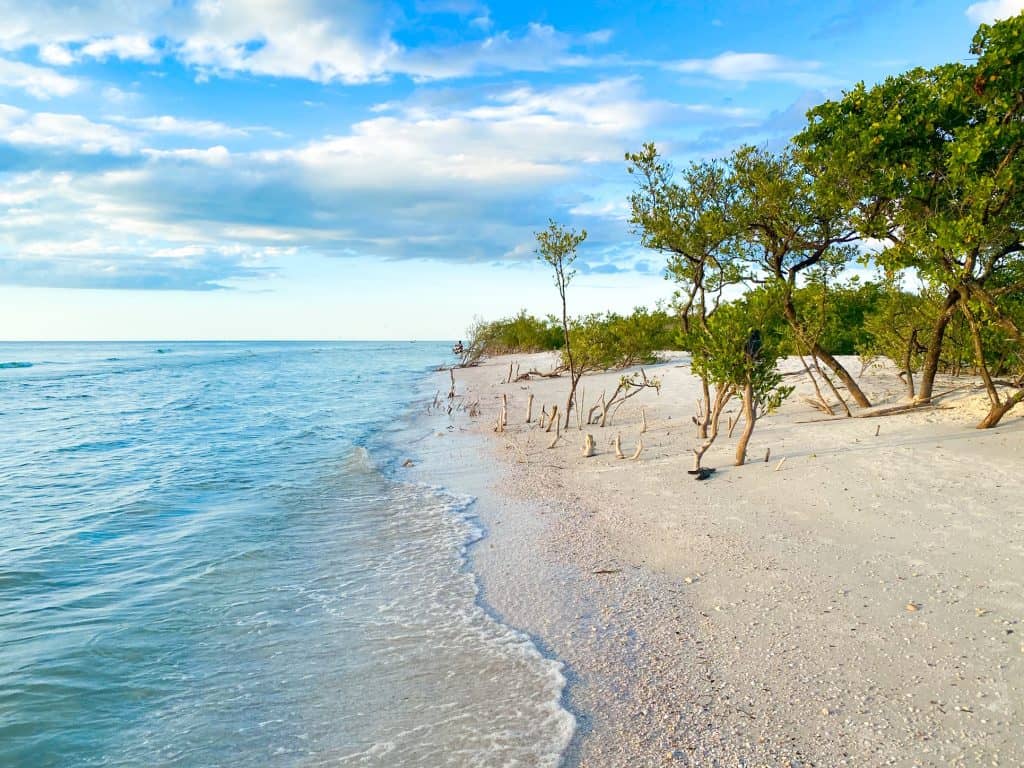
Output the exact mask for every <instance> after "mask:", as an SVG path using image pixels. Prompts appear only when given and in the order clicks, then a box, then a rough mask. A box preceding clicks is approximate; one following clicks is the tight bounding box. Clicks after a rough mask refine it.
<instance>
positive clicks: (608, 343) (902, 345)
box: [466, 279, 1024, 376]
mask: <svg viewBox="0 0 1024 768" xmlns="http://www.w3.org/2000/svg"><path fill="white" fill-rule="evenodd" d="M770 291H771V289H770V288H768V287H760V288H757V289H756V290H754V291H751V292H748V293H747V294H746V295H745V296H743V298H741V299H739V300H737V302H735V303H737V304H739V305H741V306H742V307H743V308H744V310H745V312H746V313H747V314H756V316H757V319H758V321H759V322H758V325H759V330H760V331H761V333H762V335H764V336H765V337H767V338H768V339H769V340H771V342H772V348H773V349H775V350H777V351H778V353H779V354H780V355H786V356H788V355H797V354H801V353H802V352H805V350H804V347H803V345H801V344H800V343H799V341H798V339H797V338H796V336H795V334H794V332H793V328H792V326H790V324H789V323H788V322H787V321H786V318H785V316H784V314H783V312H782V310H781V309H780V308H779V307H778V304H777V302H775V301H773V300H772V298H771V297H770V295H769V293H770ZM793 296H794V303H795V305H796V307H797V311H798V312H799V315H800V316H801V317H803V318H814V326H815V327H814V328H811V329H804V330H805V332H808V331H809V332H811V333H812V334H813V336H814V337H815V338H817V339H818V340H819V343H820V344H821V345H822V346H823V347H824V348H825V349H827V350H829V352H831V353H832V354H833V355H859V356H860V357H861V358H862V359H863V360H864V362H865V363H868V362H870V361H871V360H872V359H873V358H880V357H881V358H889V359H891V360H893V361H894V362H896V364H897V365H899V366H901V367H902V366H903V365H904V364H905V362H906V361H905V360H904V357H905V356H906V355H907V353H908V351H909V353H910V355H911V357H912V359H911V361H910V367H911V369H912V370H916V369H917V368H918V367H919V366H920V362H921V356H922V354H923V353H924V351H925V349H924V345H923V344H922V343H920V342H918V343H914V344H908V342H910V341H911V339H913V338H914V337H915V336H918V337H922V338H923V334H925V333H926V332H927V331H928V329H929V327H930V326H932V325H934V323H935V322H936V319H937V313H936V312H935V309H934V308H935V306H936V304H937V303H938V302H937V301H936V297H935V296H930V295H928V293H927V292H925V293H911V292H909V291H905V290H899V289H896V288H893V287H892V286H887V285H885V284H884V283H882V282H874V281H859V280H856V279H854V280H850V281H847V282H844V283H841V284H838V285H831V286H828V287H827V289H826V288H825V287H824V286H822V285H820V284H811V285H807V286H804V287H802V288H798V289H796V290H795V291H794V294H793ZM1017 303H1018V304H1019V305H1022V306H1021V307H1020V309H1021V310H1024V301H1021V300H1020V299H1018V300H1017ZM757 305H761V306H759V307H758V306H757ZM1020 314H1021V316H1022V317H1024V311H1021V312H1020ZM570 334H571V338H572V340H573V342H574V346H578V347H579V349H580V351H581V354H582V355H583V358H584V360H586V361H587V362H588V363H589V365H588V367H589V369H590V370H609V369H614V368H625V367H629V366H632V365H639V364H645V363H650V362H653V361H654V359H655V358H656V355H657V352H659V351H664V350H674V349H684V348H685V347H686V346H687V343H688V340H687V336H686V334H685V332H684V330H683V326H682V323H681V320H680V317H679V315H678V314H676V313H675V312H670V311H666V310H665V309H663V308H660V307H659V308H656V309H654V310H648V309H646V308H642V307H641V308H637V309H635V310H634V311H633V312H632V313H631V314H628V315H620V314H616V313H614V312H607V313H604V314H592V315H586V316H584V317H581V318H577V319H576V320H575V321H574V322H573V324H572V327H571V329H570ZM563 346H564V341H563V337H562V328H561V325H560V324H559V320H558V318H556V317H555V316H553V315H548V316H547V317H544V318H539V317H535V316H534V315H531V314H528V313H527V312H526V310H525V309H524V310H522V311H520V312H519V313H518V314H516V315H514V316H512V317H505V318H500V319H498V320H477V321H476V322H475V323H474V324H473V325H472V327H471V328H470V329H469V343H468V344H467V345H466V349H467V352H468V355H467V358H468V360H469V361H475V360H479V359H480V358H481V357H485V356H493V355H508V354H528V353H532V352H550V351H556V350H561V349H562V347H563ZM986 346H987V347H988V349H989V350H990V352H989V354H990V356H991V359H992V364H991V366H990V371H991V373H992V374H993V375H996V376H1007V375H1013V374H1014V373H1015V371H1016V370H1017V369H1018V367H1019V365H1020V359H1019V356H1018V354H1019V348H1018V346H1017V345H1016V344H1015V343H1014V342H1013V340H1012V339H1009V338H1008V337H1007V336H1006V335H1005V334H998V333H996V334H991V335H990V337H989V338H988V339H987V341H986ZM973 355H974V350H973V348H972V344H971V335H970V329H969V328H968V327H967V321H966V319H965V318H964V317H963V316H962V315H960V316H955V317H954V318H953V320H952V322H951V323H950V327H949V328H947V331H946V334H945V336H944V338H943V350H942V354H941V356H940V360H939V363H940V365H939V367H940V370H942V371H944V372H946V373H951V374H954V375H959V374H960V373H963V372H969V373H975V372H976V371H975V368H974V367H973V364H972V363H973Z"/></svg>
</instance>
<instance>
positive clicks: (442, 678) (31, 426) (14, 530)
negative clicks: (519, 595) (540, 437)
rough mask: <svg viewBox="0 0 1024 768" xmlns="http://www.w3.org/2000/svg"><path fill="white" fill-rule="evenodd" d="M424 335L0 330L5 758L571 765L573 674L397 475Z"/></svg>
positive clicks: (447, 514) (443, 500)
mask: <svg viewBox="0 0 1024 768" xmlns="http://www.w3.org/2000/svg"><path fill="white" fill-rule="evenodd" d="M449 355H450V353H449V351H448V349H447V347H446V346H445V345H442V344H436V343H415V344H412V343H370V342H367V343H348V342H345V343H330V342H319V343H300V342H294V343H272V342H261V343H253V342H230V343H229V342H223V343H195V342H188V343H186V342H161V343H148V342H147V343H117V344H114V343H46V344H35V343H33V344H29V343H4V344H0V521H2V522H0V525H2V527H0V532H2V537H0V766H4V767H5V768H8V767H13V766H31V768H42V767H44V766H76V767H77V766H147V767H150V766H204V767H205V766H268V767H274V766H328V765H329V766H396V767H399V768H400V767H402V766H423V767H424V768H427V767H430V768H436V767H440V766H556V765H558V764H559V762H560V755H561V754H562V752H563V751H564V750H565V748H566V746H567V744H568V742H569V740H570V738H571V736H572V730H573V718H572V715H571V714H570V713H569V712H568V711H566V709H565V708H564V707H563V706H562V705H561V700H562V695H563V688H564V685H565V680H564V678H563V675H562V669H561V666H560V664H559V663H557V662H556V661H554V660H551V659H548V658H545V657H544V656H543V655H542V654H541V653H540V652H539V651H538V650H537V648H536V647H535V645H534V644H533V642H532V641H531V640H530V638H529V637H527V636H525V635H523V634H522V633H520V632H518V631H516V630H515V629H513V628H511V627H508V626H505V625H503V624H501V623H500V622H499V621H498V620H496V618H494V617H493V616H492V615H491V614H490V613H488V611H487V609H486V607H485V606H483V605H482V604H481V601H480V598H479V592H478V588H477V583H476V580H475V577H474V576H473V574H472V572H471V571H470V570H469V567H468V564H467V548H468V547H469V546H470V545H471V544H472V543H473V542H474V541H475V540H477V539H478V538H479V537H480V535H481V531H480V529H479V527H478V524H477V522H476V521H475V518H474V516H473V504H472V499H469V498H466V497H460V496H458V495H454V494H452V493H450V492H448V491H446V490H444V489H443V488H437V487H431V486H428V485H424V484H412V483H408V482H403V481H402V480H401V473H400V471H399V470H398V464H399V461H400V459H401V458H402V454H401V453H400V452H399V450H398V448H397V447H396V442H397V440H398V438H399V436H400V435H401V434H403V430H407V429H408V428H409V424H408V420H409V419H410V418H411V416H410V414H411V413H412V412H413V408H414V403H415V402H416V401H417V400H418V399H423V398H427V397H428V396H430V395H432V394H433V392H432V391H429V392H428V389H427V387H428V383H427V372H428V371H429V370H431V369H432V368H433V367H436V366H437V365H439V364H441V363H443V362H445V361H446V360H447V359H449Z"/></svg>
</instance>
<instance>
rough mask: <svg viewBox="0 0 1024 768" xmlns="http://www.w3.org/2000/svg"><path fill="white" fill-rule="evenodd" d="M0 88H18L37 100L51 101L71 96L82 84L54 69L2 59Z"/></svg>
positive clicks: (0, 62)
mask: <svg viewBox="0 0 1024 768" xmlns="http://www.w3.org/2000/svg"><path fill="white" fill-rule="evenodd" d="M0 86H7V87H10V88H18V89H19V90H23V91H26V92H27V93H29V94H31V95H32V96H34V97H36V98H37V99H49V98H51V97H53V96H69V95H71V94H72V93H74V92H75V91H77V90H78V88H79V86H80V83H79V82H78V80H75V79H74V78H71V77H65V76H64V75H62V74H60V73H59V72H56V71H54V70H52V69H47V68H45V67H35V66H32V65H31V64H25V63H24V62H21V61H10V60H9V59H2V58H0Z"/></svg>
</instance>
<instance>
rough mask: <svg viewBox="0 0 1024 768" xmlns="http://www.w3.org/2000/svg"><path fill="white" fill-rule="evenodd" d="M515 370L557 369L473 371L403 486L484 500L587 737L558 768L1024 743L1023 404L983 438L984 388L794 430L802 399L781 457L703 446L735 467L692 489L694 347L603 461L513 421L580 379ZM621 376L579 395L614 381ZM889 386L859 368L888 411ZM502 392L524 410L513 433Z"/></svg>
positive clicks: (972, 760) (890, 757) (503, 574)
mask: <svg viewBox="0 0 1024 768" xmlns="http://www.w3.org/2000/svg"><path fill="white" fill-rule="evenodd" d="M511 360H517V361H520V362H523V363H526V362H529V365H530V366H541V367H543V366H544V365H545V364H547V358H546V356H544V355H539V356H526V355H519V356H511V357H503V358H495V359H492V360H489V361H487V362H485V363H484V364H483V365H481V366H479V367H477V368H472V369H459V370H457V371H456V386H457V388H458V392H459V394H460V396H461V397H463V398H464V399H465V400H466V401H467V402H468V401H474V400H479V402H480V416H479V417H478V418H476V419H471V418H469V417H468V415H467V414H466V413H465V412H457V413H455V414H454V415H453V417H452V418H451V419H449V417H448V416H446V415H445V416H437V415H435V416H433V417H429V416H428V417H426V419H427V422H425V423H430V424H432V427H431V429H432V432H431V434H432V435H433V438H434V439H432V440H429V441H427V440H425V441H424V443H425V445H423V446H419V447H416V446H410V448H412V449H413V454H412V455H413V458H415V459H417V460H418V461H419V460H422V461H423V464H422V466H419V467H418V468H417V469H414V470H412V471H411V472H410V474H409V475H402V474H401V471H399V472H398V473H397V476H398V477H399V478H401V477H403V476H415V475H419V474H421V473H422V474H425V475H428V476H429V478H430V479H431V481H433V482H437V480H436V479H435V478H438V477H441V478H442V482H443V484H444V485H445V486H446V487H448V488H450V489H452V490H454V491H457V492H460V493H464V492H468V493H470V494H471V495H473V496H475V497H477V499H478V500H477V504H476V507H475V513H476V515H477V516H478V517H479V518H480V520H481V522H482V523H483V525H484V527H485V531H486V534H485V536H484V538H483V539H482V540H481V541H479V542H477V543H476V544H474V545H473V546H472V547H470V550H469V553H468V555H469V559H470V564H471V567H472V569H473V572H474V573H475V574H476V575H477V578H478V581H479V584H480V597H481V599H482V600H483V601H484V603H485V605H486V606H487V607H488V608H489V609H490V610H491V611H493V614H494V615H495V617H496V618H498V620H500V621H502V622H503V623H507V624H510V625H511V626H513V627H516V628H518V629H520V630H522V631H524V632H526V633H527V634H528V635H530V636H531V637H532V638H534V641H535V643H536V644H537V645H538V647H539V648H541V650H542V652H544V653H545V655H550V656H551V657H553V658H556V659H558V660H560V661H562V662H563V663H564V664H565V676H566V678H567V680H568V681H569V683H568V685H567V688H566V693H565V696H564V700H565V703H566V704H567V705H568V707H569V708H570V711H572V712H573V714H574V715H575V716H576V718H577V729H576V734H575V736H574V738H573V742H572V744H571V745H570V748H569V750H568V751H567V753H566V755H565V757H564V761H563V764H564V765H567V766H615V765H631V766H633V765H636V766H639V765H652V766H654V765H709V764H721V765H743V764H770V765H785V764H791V765H947V764H948V765H975V764H979V763H980V762H982V761H983V762H984V764H986V765H988V764H1014V763H1015V762H1016V761H1020V760H1021V759H1024V738H1022V737H1021V736H1020V735H1018V732H1021V731H1022V730H1024V727H1022V726H1024V705H1022V704H1021V703H1020V702H1021V700H1022V699H1021V690H1022V678H1024V645H1021V643H1022V642H1024V627H1022V626H1021V619H1022V617H1024V565H1020V563H1024V557H1022V556H1024V521H1022V520H1021V519H1020V516H1019V515H1016V517H1014V513H1015V512H1016V509H1015V506H1014V499H1016V500H1017V503H1018V504H1019V499H1020V498H1021V496H1022V493H1024V485H1022V484H1021V480H1020V479H1019V477H1018V476H1017V475H1016V474H1015V471H1014V462H1016V461H1019V458H1020V457H1021V456H1022V447H1024V432H1022V429H1021V428H1022V426H1024V419H1022V418H1021V417H1020V415H1019V414H1011V416H1010V417H1008V419H1007V421H1006V423H1005V424H1004V425H1003V426H1002V427H1000V428H999V429H998V430H996V431H995V432H988V433H978V432H977V431H975V430H973V429H972V428H971V426H970V425H968V424H967V423H966V421H969V417H970V414H971V409H972V408H974V407H975V405H974V404H973V402H972V399H973V398H972V397H970V396H967V397H961V398H960V399H959V400H956V401H951V402H950V403H948V404H944V406H943V407H944V408H947V410H938V411H927V412H926V411H922V412H920V413H914V414H910V415H907V416H904V415H901V416H897V417H892V418H888V419H870V420H862V419H844V420H840V421H839V423H815V424H799V425H798V424H797V423H798V422H801V421H808V420H814V421H817V419H816V418H815V414H816V412H814V411H812V410H811V409H810V408H809V407H808V406H806V405H805V404H803V403H801V402H800V400H799V395H800V394H801V393H800V392H799V391H798V393H797V394H796V395H794V397H793V398H791V400H790V402H789V403H788V404H787V405H785V406H784V407H783V408H782V409H781V410H780V412H779V414H778V415H776V416H771V417H768V418H766V419H765V420H764V421H763V422H760V423H759V426H758V430H757V432H755V434H754V440H753V441H752V444H751V451H750V455H751V456H755V457H760V455H762V454H763V453H764V451H765V449H766V448H768V447H770V448H772V455H773V456H775V457H776V460H774V461H772V463H771V464H770V465H768V466H765V465H764V464H763V462H761V460H760V458H757V459H756V461H752V462H750V463H749V464H748V465H746V466H744V467H741V468H735V467H731V466H728V465H730V464H731V461H730V460H729V459H730V458H731V454H730V449H731V447H732V443H731V442H730V441H728V440H725V439H724V436H723V438H720V443H719V445H717V446H716V448H715V449H713V451H712V452H711V453H710V454H709V457H710V458H711V462H710V463H711V465H712V466H718V467H719V469H720V471H719V473H718V474H716V476H715V477H714V478H713V479H712V480H711V481H710V482H706V483H701V484H696V483H694V481H693V480H692V478H690V477H688V476H687V475H685V473H684V472H683V470H684V469H685V466H686V464H687V462H688V458H687V454H686V450H687V446H688V444H689V443H690V441H691V440H690V438H691V435H690V432H691V431H692V429H687V428H686V427H687V423H686V421H685V420H686V417H687V415H688V412H687V407H689V408H692V405H688V401H691V402H692V398H691V397H689V394H690V393H689V390H688V389H687V386H688V385H687V379H688V378H689V373H688V371H686V369H685V368H684V367H683V361H681V360H679V359H671V360H669V361H668V362H666V363H663V364H661V365H659V366H654V367H651V368H648V373H649V374H657V375H661V376H663V377H664V379H665V388H664V390H663V392H662V394H661V395H660V396H655V395H653V394H649V393H646V392H645V393H642V394H641V395H639V396H638V397H637V398H635V400H634V401H630V402H629V403H627V404H626V406H624V407H623V409H622V410H621V412H620V414H619V415H618V416H617V418H616V426H614V427H612V428H611V429H605V430H600V429H598V428H596V427H591V428H589V431H591V432H593V433H594V434H595V437H596V438H597V443H598V456H596V457H593V458H589V459H585V458H583V457H582V456H581V455H580V450H579V446H578V445H576V442H578V441H579V439H580V438H579V433H578V432H576V430H575V429H572V430H570V432H569V433H568V437H567V439H564V440H562V441H560V443H559V445H558V447H556V448H555V449H552V450H548V449H547V447H546V445H547V439H542V438H540V436H539V434H538V432H537V431H536V430H535V429H533V428H531V427H528V426H527V425H526V424H523V423H519V422H522V421H523V418H522V415H521V413H520V411H522V410H523V409H524V408H525V395H526V394H527V393H530V392H532V393H535V394H536V396H537V402H536V403H535V410H534V413H535V414H536V413H538V412H539V410H540V404H541V403H542V402H549V403H550V402H557V401H558V400H559V397H558V396H557V394H558V393H560V391H561V389H562V388H563V387H564V384H565V383H564V379H554V380H542V381H536V380H534V381H527V382H520V383H518V384H499V383H498V382H499V381H501V380H502V379H503V378H504V375H505V370H507V367H508V363H509V362H510V361H511ZM442 375H443V376H444V377H445V381H446V382H447V371H444V372H443V373H438V374H434V378H435V380H437V381H440V376H442ZM618 375H619V374H602V375H598V376H587V377H585V378H584V380H583V386H585V387H586V388H587V389H589V390H590V391H591V392H592V393H596V392H597V391H599V388H600V387H602V386H607V385H608V384H609V383H610V382H612V381H614V380H617V377H618ZM894 378H895V377H894V376H893V375H892V373H891V372H887V371H884V370H882V371H880V372H877V373H875V374H872V375H870V376H868V377H866V381H867V383H868V385H869V386H871V387H873V388H874V390H875V392H874V394H875V395H881V397H880V398H879V399H880V400H881V401H884V399H885V397H888V396H889V395H890V394H891V393H888V394H887V388H890V389H893V390H894V391H895V390H896V389H897V388H898V387H899V382H898V380H895V381H894V380H893V379H894ZM445 386H447V383H446V384H445ZM595 386H596V387H597V388H595ZM799 386H800V384H799V383H798V387H799ZM443 391H444V390H443ZM502 394H504V395H506V396H508V397H509V398H510V401H509V408H510V416H509V426H508V428H507V430H506V432H504V433H503V434H500V435H495V434H494V433H493V432H491V431H490V424H491V422H493V419H494V418H495V415H496V413H497V408H498V407H500V402H501V395H502ZM969 394H970V393H968V395H969ZM592 399H593V394H592V395H591V396H590V397H588V402H589V401H590V400H592ZM641 405H642V406H644V407H645V409H646V411H647V418H648V420H649V423H650V428H649V430H648V433H647V434H645V436H644V438H645V443H646V447H645V450H644V452H643V454H642V455H641V457H640V458H639V459H638V460H637V461H636V462H630V461H629V460H625V461H622V460H616V459H614V457H612V456H611V455H610V448H609V447H608V445H607V444H608V441H609V440H610V438H611V436H613V435H614V434H615V433H617V432H621V433H622V437H623V448H624V450H625V451H626V453H627V455H628V454H630V453H631V452H632V446H633V444H634V441H635V439H636V437H637V436H638V435H637V434H635V433H637V432H638V427H637V421H638V414H639V407H640V406H641ZM818 415H819V416H820V414H818ZM417 418H424V417H422V416H419V417H417ZM965 420H966V421H965ZM440 425H443V433H444V436H443V438H442V437H440V436H438V434H437V432H438V431H439V430H436V429H434V427H438V426H440ZM449 426H451V427H452V428H451V429H450V430H449V429H448V427H449ZM876 427H877V428H878V430H879V431H880V432H882V433H884V434H883V435H882V436H881V437H873V435H874V433H875V430H876ZM545 438H549V436H545ZM936 444H938V446H936ZM419 448H422V449H423V450H419ZM417 453H420V454H421V456H419V457H417V456H416V454H417ZM783 458H785V459H786V462H785V465H784V466H782V467H781V468H780V469H779V470H778V471H776V469H775V467H776V461H777V460H781V459H783ZM922 464H926V465H929V466H931V467H932V468H933V471H932V472H929V471H928V467H927V466H925V467H922ZM964 466H975V467H977V466H981V467H984V468H986V469H987V470H988V472H987V477H988V482H985V481H984V480H982V481H978V482H975V483H973V484H972V483H967V482H963V476H962V471H963V469H962V467H964ZM958 467H960V471H959V472H958V471H957V469H958ZM958 495H959V497H960V498H959V502H960V503H959V506H965V507H967V509H966V510H965V511H963V512H959V511H958V510H957V508H956V507H957V506H958V505H957V504H955V503H951V502H952V501H955V500H957V497H958ZM964 515H969V517H970V520H971V525H970V526H968V529H967V530H966V531H965V529H964V526H965V523H964V522H963V516H964ZM951 542H952V543H951ZM975 603H977V605H975ZM910 606H913V608H911V607H910ZM993 761H996V762H993ZM1001 761H1008V762H1001Z"/></svg>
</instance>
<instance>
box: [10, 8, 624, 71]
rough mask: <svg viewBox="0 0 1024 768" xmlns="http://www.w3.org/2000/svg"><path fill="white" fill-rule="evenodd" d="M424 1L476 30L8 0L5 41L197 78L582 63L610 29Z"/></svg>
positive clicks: (268, 12)
mask: <svg viewBox="0 0 1024 768" xmlns="http://www.w3.org/2000/svg"><path fill="white" fill-rule="evenodd" d="M424 7H425V8H428V9H432V12H450V13H459V14H467V18H469V21H468V23H467V27H466V32H467V33H468V34H469V36H470V37H471V38H475V39H471V40H468V41H465V42H461V43H456V44H449V45H444V46H435V47H430V46H426V47H420V48H411V49H410V48H406V47H405V46H403V45H401V44H399V43H398V42H396V40H395V34H394V33H395V26H396V23H397V21H396V20H397V19H398V18H400V14H398V13H397V12H392V11H389V10H387V9H386V8H382V6H381V4H379V3H374V2H369V0H348V1H347V2H345V3H335V2H329V0H296V1H295V2H291V3H283V2H260V3H253V2H250V0H197V2H194V3H181V2H175V0H155V1H154V2H147V3H128V4H125V3H122V2H119V1H118V0H91V2H90V1H88V0H86V1H85V2H82V3H79V4H76V6H75V9H74V12H73V13H69V11H68V9H67V8H66V6H65V5H64V4H63V3H61V2H58V1H57V0H37V1H36V2H33V3H30V4H29V3H21V2H15V1H14V0H0V18H3V19H4V20H5V24H4V25H3V26H2V27H0V49H6V50H21V49H23V48H25V47H27V46H36V47H38V51H39V53H38V55H39V57H40V60H42V61H44V62H46V63H50V64H54V65H61V66H64V65H67V64H70V63H72V62H73V61H75V60H78V59H81V58H83V57H91V58H97V59H106V58H110V57H117V58H121V59H133V60H142V61H153V60H155V59H157V58H159V57H160V56H161V55H173V56H176V57H178V58H179V59H180V60H181V61H182V62H183V63H185V64H186V65H188V66H191V67H193V68H195V69H196V70H197V71H198V74H199V77H200V78H206V77H209V76H211V75H223V74H231V73H238V72H245V73H250V74H254V75H266V76H273V77H294V78H303V79H307V80H312V81H316V82H322V83H329V82H342V83H367V82H374V81H378V80H382V79H386V78H388V77H390V76H393V75H407V76H409V77H412V78H415V79H419V80H434V79H439V78H450V77H464V76H467V75H471V74H476V73H481V72H494V71H541V70H547V69H551V68H554V67H559V66H578V65H582V64H584V63H586V62H587V61H589V59H588V58H587V57H586V56H584V55H583V54H582V53H580V52H579V51H578V50H577V49H578V48H579V47H588V46H592V45H600V44H604V43H607V42H608V40H609V38H610V32H608V31H607V30H599V31H597V32H592V33H590V34H589V35H587V34H584V35H579V36H574V35H568V34H565V33H562V32H559V31H558V30H555V29H554V28H553V27H550V26H547V25H544V24H531V25H528V26H527V28H526V29H525V30H524V31H523V32H521V33H512V32H509V31H495V32H491V26H492V21H491V18H490V15H489V11H488V9H487V7H486V6H485V5H483V4H480V3H476V2H461V1H458V0H456V1H455V2H435V3H428V4H426V5H425V6H424ZM473 30H475V32H474V31H473ZM481 33H483V34H484V35H485V36H483V37H477V36H478V35H480V34H481Z"/></svg>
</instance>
